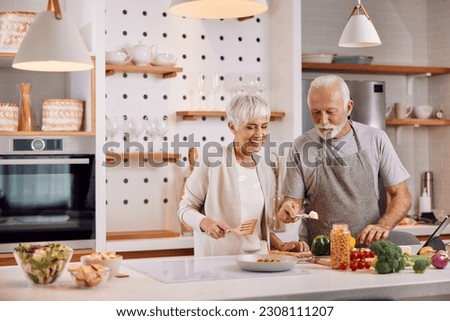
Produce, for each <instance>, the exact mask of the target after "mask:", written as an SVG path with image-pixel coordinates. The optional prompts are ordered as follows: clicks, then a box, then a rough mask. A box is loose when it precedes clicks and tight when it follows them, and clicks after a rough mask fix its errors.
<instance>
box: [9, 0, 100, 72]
mask: <svg viewBox="0 0 450 321" xmlns="http://www.w3.org/2000/svg"><path fill="white" fill-rule="evenodd" d="M12 66H13V68H16V69H22V70H31V71H52V72H70V71H82V70H90V69H92V68H93V64H92V60H91V57H90V56H89V52H88V50H87V49H86V45H85V44H84V42H83V39H82V38H81V35H80V33H79V31H78V29H77V27H76V26H75V24H74V23H73V21H72V20H71V19H70V17H69V16H68V15H67V14H65V15H64V17H63V16H62V14H61V9H60V6H59V1H58V0H48V5H47V11H43V12H41V13H39V14H38V15H37V16H36V18H35V20H34V21H33V23H32V24H31V25H30V28H29V29H28V31H27V33H26V34H25V37H24V39H23V41H22V43H21V45H20V47H19V50H18V51H17V54H16V57H15V58H14V61H13V64H12Z"/></svg>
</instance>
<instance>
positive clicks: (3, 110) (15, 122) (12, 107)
mask: <svg viewBox="0 0 450 321" xmlns="http://www.w3.org/2000/svg"><path fill="white" fill-rule="evenodd" d="M18 126H19V105H17V104H12V103H2V102H0V131H2V132H16V131H17V128H18Z"/></svg>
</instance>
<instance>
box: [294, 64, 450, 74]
mask: <svg viewBox="0 0 450 321" xmlns="http://www.w3.org/2000/svg"><path fill="white" fill-rule="evenodd" d="M302 70H303V71H315V72H328V71H333V72H341V73H353V74H385V75H404V76H413V75H420V74H429V75H430V76H435V75H445V74H450V68H447V67H417V66H402V65H370V64H334V63H309V62H308V63H307V62H304V63H302Z"/></svg>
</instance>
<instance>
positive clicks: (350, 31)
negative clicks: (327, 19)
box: [339, 1, 381, 48]
mask: <svg viewBox="0 0 450 321" xmlns="http://www.w3.org/2000/svg"><path fill="white" fill-rule="evenodd" d="M379 45H381V40H380V37H379V36H378V33H377V31H376V30H375V27H374V25H373V23H372V20H370V17H369V15H368V14H367V11H366V10H365V9H364V7H363V6H362V4H361V2H360V1H358V4H357V5H356V6H355V8H354V9H353V11H352V13H351V15H350V18H349V19H348V21H347V24H346V25H345V28H344V31H343V32H342V35H341V38H340V39H339V47H349V48H359V47H375V46H379Z"/></svg>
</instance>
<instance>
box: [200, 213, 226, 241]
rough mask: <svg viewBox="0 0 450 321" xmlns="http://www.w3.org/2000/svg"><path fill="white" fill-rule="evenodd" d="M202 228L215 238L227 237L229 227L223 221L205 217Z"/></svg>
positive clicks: (201, 224) (201, 223)
mask: <svg viewBox="0 0 450 321" xmlns="http://www.w3.org/2000/svg"><path fill="white" fill-rule="evenodd" d="M200 229H201V230H202V231H203V232H205V233H206V234H207V235H208V236H209V237H212V238H213V239H220V238H222V237H225V234H226V232H225V231H228V230H229V228H228V227H227V226H226V225H225V224H223V223H222V222H218V221H215V220H213V219H210V218H209V217H205V218H204V219H202V220H201V222H200Z"/></svg>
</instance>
